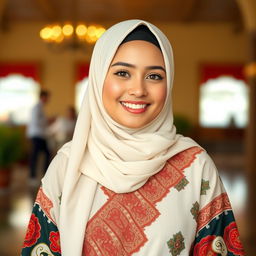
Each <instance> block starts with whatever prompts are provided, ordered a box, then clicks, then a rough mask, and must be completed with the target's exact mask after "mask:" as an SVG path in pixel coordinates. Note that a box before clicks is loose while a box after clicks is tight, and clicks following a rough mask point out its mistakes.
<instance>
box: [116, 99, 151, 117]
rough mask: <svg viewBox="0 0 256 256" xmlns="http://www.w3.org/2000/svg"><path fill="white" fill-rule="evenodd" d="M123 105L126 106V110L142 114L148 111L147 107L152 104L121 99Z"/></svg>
mask: <svg viewBox="0 0 256 256" xmlns="http://www.w3.org/2000/svg"><path fill="white" fill-rule="evenodd" d="M120 103H121V105H122V106H123V107H124V109H125V110H127V111H128V112H131V113H134V114H140V113H143V112H145V111H146V109H147V107H148V106H149V105H150V104H147V103H140V102H139V103H131V102H124V101H120Z"/></svg>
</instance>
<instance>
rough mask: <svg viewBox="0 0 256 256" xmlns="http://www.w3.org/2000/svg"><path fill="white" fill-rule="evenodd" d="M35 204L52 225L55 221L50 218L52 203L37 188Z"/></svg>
mask: <svg viewBox="0 0 256 256" xmlns="http://www.w3.org/2000/svg"><path fill="white" fill-rule="evenodd" d="M35 204H38V205H39V207H40V208H41V209H42V210H43V212H44V213H45V215H46V216H47V217H48V219H50V220H51V221H52V223H54V224H55V225H56V223H55V221H54V220H53V218H52V216H51V213H50V211H51V209H52V208H53V203H52V201H51V200H50V199H49V198H48V197H47V196H46V194H45V193H44V192H43V189H42V187H40V188H39V191H38V193H37V197H36V200H35Z"/></svg>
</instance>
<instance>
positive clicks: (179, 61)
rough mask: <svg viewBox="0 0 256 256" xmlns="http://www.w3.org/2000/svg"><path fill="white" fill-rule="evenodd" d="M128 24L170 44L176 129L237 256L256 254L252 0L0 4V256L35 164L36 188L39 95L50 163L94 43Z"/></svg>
mask: <svg viewBox="0 0 256 256" xmlns="http://www.w3.org/2000/svg"><path fill="white" fill-rule="evenodd" d="M134 18H139V19H144V20H147V21H149V22H152V23H153V24H155V25H157V26H158V27H159V28H160V29H161V30H162V31H163V32H164V33H165V34H166V35H167V37H168V38H169V40H170V42H171V44H172V46H173V50H174V59H175V79H174V89H173V110H174V115H175V118H174V119H175V120H174V121H175V124H176V126H177V130H178V132H179V133H182V134H184V135H187V136H190V137H192V138H194V139H195V140H196V141H197V142H198V143H200V144H201V145H202V146H204V147H205V149H206V150H207V151H208V153H209V154H210V155H211V157H212V158H213V160H214V161H215V164H216V165H217V167H218V169H219V172H220V176H221V178H222V180H223V183H224V185H225V187H226V190H227V192H228V194H229V197H230V200H231V203H232V205H233V209H234V214H235V217H236V219H237V224H238V228H239V231H240V235H241V240H242V242H243V244H244V246H245V249H246V253H247V254H246V255H248V256H253V255H256V218H255V214H254V213H255V211H256V206H255V205H256V204H255V201H256V193H255V188H256V1H255V0H183V1H180V0H147V1H146V0H140V1H135V0H130V1H125V0H72V1H71V0H0V255H1V256H15V255H19V253H20V249H21V246H22V242H23V239H24V235H25V230H26V226H27V224H28V220H29V217H30V214H31V209H32V205H33V201H34V199H35V194H36V192H37V189H38V185H39V182H40V179H41V177H42V175H43V171H42V170H43V167H42V166H43V164H42V162H43V159H42V157H41V158H39V164H38V167H37V174H36V175H37V176H36V182H31V180H30V178H29V158H30V152H31V143H30V141H29V139H28V138H27V135H26V130H27V125H28V123H29V120H30V113H31V109H32V107H33V106H34V105H35V104H36V103H37V101H38V94H39V91H40V90H41V89H44V90H47V91H49V92H50V99H49V101H48V104H47V105H45V115H46V116H47V120H48V124H49V127H51V128H50V129H49V133H48V137H47V140H48V145H49V149H50V152H51V155H52V156H53V155H54V154H55V153H56V151H57V150H58V148H59V147H60V146H61V143H64V140H63V141H60V140H59V139H58V136H56V134H60V133H61V132H63V130H65V128H63V127H64V126H65V124H66V123H65V122H64V121H63V120H64V119H65V120H66V119H67V118H68V114H67V109H69V108H74V109H75V111H76V112H77V111H78V110H79V106H80V103H81V99H82V96H83V93H84V90H85V89H86V83H87V76H88V70H89V61H90V57H91V53H92V49H93V45H94V43H95V41H96V40H97V39H98V37H100V35H101V34H102V33H104V29H107V28H109V27H110V26H111V25H113V24H115V23H116V22H119V21H122V20H125V19H134ZM60 120H62V121H63V122H61V121H60ZM56 127H57V128H56ZM56 131H57V132H56Z"/></svg>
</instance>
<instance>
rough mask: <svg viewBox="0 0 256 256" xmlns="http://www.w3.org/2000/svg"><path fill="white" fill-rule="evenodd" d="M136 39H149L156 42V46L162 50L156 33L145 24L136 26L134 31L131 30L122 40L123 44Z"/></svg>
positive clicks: (150, 41)
mask: <svg viewBox="0 0 256 256" xmlns="http://www.w3.org/2000/svg"><path fill="white" fill-rule="evenodd" d="M134 40H143V41H147V42H149V43H152V44H154V45H155V46H156V47H158V48H159V49H160V50H161V47H160V45H159V43H158V41H157V39H156V37H155V35H154V34H153V33H152V32H151V31H150V30H149V28H148V27H146V26H145V25H140V26H138V27H136V28H135V29H134V30H133V31H131V32H130V33H129V34H128V35H127V36H126V37H125V39H124V40H123V41H122V43H121V44H124V43H127V42H130V41H134Z"/></svg>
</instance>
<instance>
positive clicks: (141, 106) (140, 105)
mask: <svg viewBox="0 0 256 256" xmlns="http://www.w3.org/2000/svg"><path fill="white" fill-rule="evenodd" d="M121 104H122V105H123V106H125V107H127V108H131V109H141V108H146V106H147V104H134V103H127V102H121Z"/></svg>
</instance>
